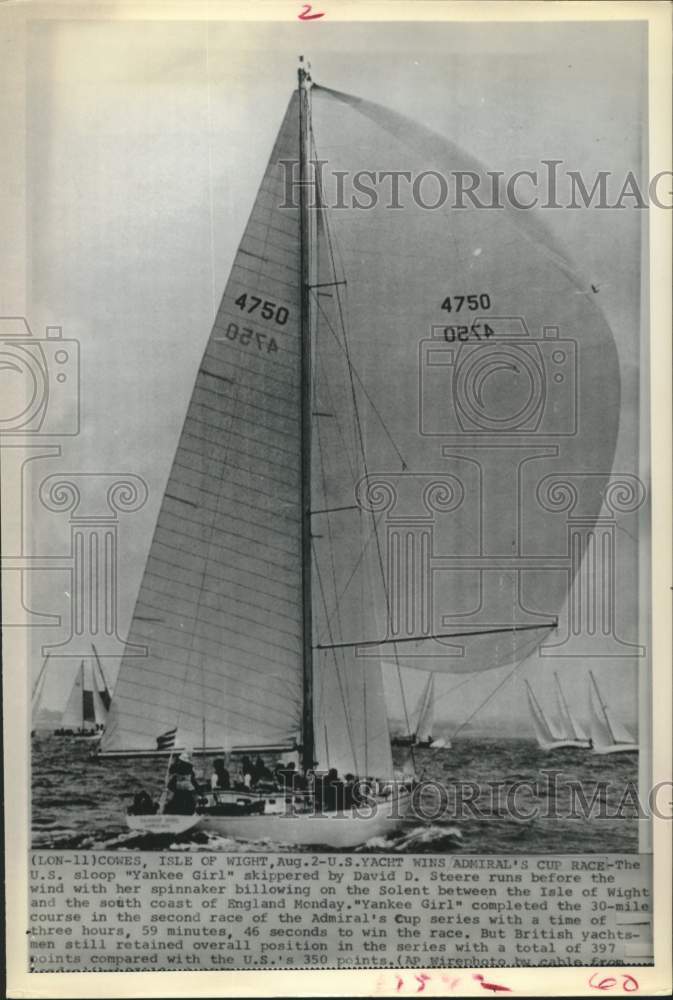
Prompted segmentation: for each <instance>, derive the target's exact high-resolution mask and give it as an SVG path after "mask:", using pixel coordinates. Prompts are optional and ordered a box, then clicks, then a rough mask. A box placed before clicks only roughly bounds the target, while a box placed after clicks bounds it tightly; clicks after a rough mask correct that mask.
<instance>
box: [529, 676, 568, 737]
mask: <svg viewBox="0 0 673 1000" xmlns="http://www.w3.org/2000/svg"><path fill="white" fill-rule="evenodd" d="M526 694H527V695H528V706H529V708H530V713H531V715H532V717H533V728H534V729H535V736H536V738H537V741H538V743H539V744H540V746H542V747H544V746H545V745H547V744H550V743H555V742H557V741H558V740H559V739H560V738H561V737H559V736H558V735H557V734H556V733H555V732H554V730H553V729H552V726H551V723H550V722H549V720H548V718H547V716H546V715H545V713H544V711H543V710H542V707H541V705H540V703H539V702H538V700H537V698H536V697H535V695H534V693H533V689H532V687H531V686H530V684H529V683H528V681H526Z"/></svg>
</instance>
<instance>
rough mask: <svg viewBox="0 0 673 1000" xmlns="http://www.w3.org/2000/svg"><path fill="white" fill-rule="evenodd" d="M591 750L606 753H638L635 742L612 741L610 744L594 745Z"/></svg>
mask: <svg viewBox="0 0 673 1000" xmlns="http://www.w3.org/2000/svg"><path fill="white" fill-rule="evenodd" d="M593 752H594V753H597V754H608V753H638V744H637V743H613V744H611V745H610V746H594V748H593Z"/></svg>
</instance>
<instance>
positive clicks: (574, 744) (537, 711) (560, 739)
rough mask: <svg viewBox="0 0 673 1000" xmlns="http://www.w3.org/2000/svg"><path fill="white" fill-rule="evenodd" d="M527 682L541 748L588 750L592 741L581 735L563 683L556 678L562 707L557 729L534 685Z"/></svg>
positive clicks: (529, 701)
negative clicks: (565, 695)
mask: <svg viewBox="0 0 673 1000" xmlns="http://www.w3.org/2000/svg"><path fill="white" fill-rule="evenodd" d="M525 683H526V694H527V695H528V706H529V708H530V713H531V716H532V718H533V728H534V729H535V736H536V738H537V742H538V745H539V747H540V749H541V750H562V749H568V748H575V749H578V750H579V749H582V750H587V749H589V747H590V746H591V741H590V740H588V739H587V738H586V737H585V736H584V735H580V730H579V727H578V726H577V723H576V722H575V721H574V719H573V718H572V716H571V714H570V710H569V709H568V706H567V703H566V700H565V697H564V695H563V691H562V690H561V685H560V684H559V682H558V678H556V684H557V696H558V699H559V706H560V708H561V718H560V725H561V730H560V731H559V730H557V729H556V728H555V727H554V726H553V724H552V723H551V721H550V720H549V718H548V717H547V715H546V714H545V712H544V709H543V708H542V706H541V705H540V703H539V701H538V700H537V698H536V697H535V694H534V692H533V689H532V687H531V686H530V684H529V683H528V681H526V682H525Z"/></svg>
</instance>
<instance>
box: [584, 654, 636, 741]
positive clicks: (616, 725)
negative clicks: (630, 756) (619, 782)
mask: <svg viewBox="0 0 673 1000" xmlns="http://www.w3.org/2000/svg"><path fill="white" fill-rule="evenodd" d="M589 708H590V731H591V739H592V741H593V751H594V753H599V754H609V753H637V752H638V743H637V741H636V740H635V739H634V737H633V734H632V733H630V732H629V730H628V729H627V728H626V726H623V725H622V723H621V722H619V720H618V719H615V717H614V716H613V715H612V712H611V711H610V709H609V708H608V706H607V705H606V703H605V702H604V701H603V698H602V695H601V692H600V689H599V687H598V683H597V681H596V678H595V677H594V675H593V671H591V670H590V671H589Z"/></svg>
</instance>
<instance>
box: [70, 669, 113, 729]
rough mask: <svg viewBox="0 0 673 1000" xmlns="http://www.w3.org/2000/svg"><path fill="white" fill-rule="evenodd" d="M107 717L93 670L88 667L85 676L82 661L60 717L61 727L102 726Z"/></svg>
mask: <svg viewBox="0 0 673 1000" xmlns="http://www.w3.org/2000/svg"><path fill="white" fill-rule="evenodd" d="M107 715H108V713H107V709H106V707H105V704H104V702H103V699H102V697H101V692H100V690H99V687H98V681H97V680H96V674H95V671H94V668H93V666H92V665H90V667H89V671H88V676H87V669H86V665H85V663H84V660H82V662H81V663H80V665H79V667H78V669H77V673H76V674H75V677H74V680H73V684H72V688H71V689H70V695H69V696H68V701H67V702H66V706H65V709H64V710H63V715H62V716H61V726H63V727H64V728H66V729H82V728H83V727H85V726H87V725H101V726H104V725H105V722H106V720H107Z"/></svg>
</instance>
